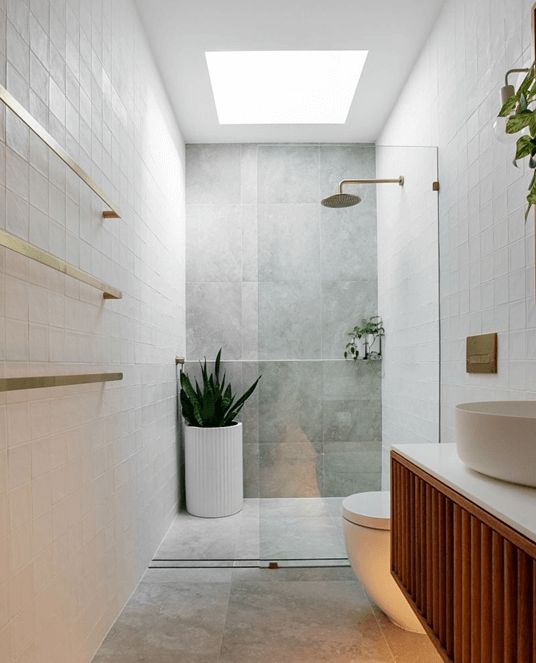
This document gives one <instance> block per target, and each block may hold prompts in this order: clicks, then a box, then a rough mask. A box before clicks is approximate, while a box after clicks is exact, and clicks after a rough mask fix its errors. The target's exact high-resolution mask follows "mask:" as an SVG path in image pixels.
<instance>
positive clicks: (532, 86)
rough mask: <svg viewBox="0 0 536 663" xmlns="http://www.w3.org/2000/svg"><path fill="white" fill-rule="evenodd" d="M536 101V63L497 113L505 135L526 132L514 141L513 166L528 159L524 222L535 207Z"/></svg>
mask: <svg viewBox="0 0 536 663" xmlns="http://www.w3.org/2000/svg"><path fill="white" fill-rule="evenodd" d="M534 101H536V63H533V64H532V65H531V67H530V68H529V70H528V72H527V74H526V76H525V78H524V79H523V82H522V83H521V85H520V86H519V89H518V90H517V91H516V92H515V93H514V94H513V95H512V96H511V97H509V98H508V99H507V100H506V102H505V103H504V105H503V107H502V108H501V110H500V111H499V117H507V118H508V120H507V122H506V133H507V134H517V133H519V132H520V131H526V132H528V133H524V134H523V135H522V136H520V137H519V138H518V139H517V141H516V154H515V158H514V165H515V166H516V167H517V161H519V160H520V159H526V158H527V157H528V159H529V162H528V165H529V168H530V169H531V170H532V171H533V173H532V178H531V180H530V184H529V190H528V193H527V203H528V206H527V209H526V212H525V220H526V219H527V217H528V215H529V212H530V210H531V208H532V206H533V205H536V110H531V108H530V105H531V104H532V103H533V102H534Z"/></svg>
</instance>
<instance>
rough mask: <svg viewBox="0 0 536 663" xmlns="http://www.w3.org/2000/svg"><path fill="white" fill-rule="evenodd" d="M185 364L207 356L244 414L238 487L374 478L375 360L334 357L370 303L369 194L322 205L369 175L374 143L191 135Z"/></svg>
mask: <svg viewBox="0 0 536 663" xmlns="http://www.w3.org/2000/svg"><path fill="white" fill-rule="evenodd" d="M186 162H187V178H186V184H187V186H186V202H187V214H186V216H187V220H186V226H187V230H186V237H187V240H186V247H187V251H186V273H187V285H186V289H187V295H186V318H187V357H188V360H189V361H188V362H187V365H186V370H194V371H195V370H197V369H196V368H194V364H193V363H190V361H192V362H195V361H196V360H197V359H199V358H202V357H203V356H206V357H207V358H208V359H213V358H214V357H215V354H216V352H217V350H218V349H219V347H223V355H224V359H225V361H224V366H225V368H226V369H227V370H228V372H229V373H230V374H232V376H233V380H234V382H235V383H236V387H237V390H240V389H242V388H245V387H247V386H248V385H249V384H250V383H251V382H252V381H253V380H254V379H255V377H256V375H257V374H258V373H261V374H262V376H263V378H262V380H261V383H260V386H259V389H258V391H257V393H256V394H255V396H254V398H252V400H251V402H250V403H248V405H247V406H246V408H245V409H244V411H243V417H242V418H243V422H244V462H245V482H246V495H247V496H248V497H310V496H318V495H323V496H340V495H345V494H348V493H351V492H356V491H357V490H367V489H374V488H378V487H379V484H380V465H381V460H380V459H381V396H380V391H381V366H380V364H373V363H359V364H357V365H356V364H353V363H347V362H344V360H342V353H343V349H344V344H345V342H346V333H347V331H348V330H349V329H350V328H351V327H352V326H353V325H354V324H355V323H356V322H358V321H359V320H360V319H361V318H362V317H368V316H370V315H375V314H376V313H377V255H376V253H377V249H376V194H375V190H374V188H372V187H371V188H369V189H368V188H365V187H361V190H360V195H362V197H363V202H362V203H361V204H360V205H359V206H358V207H354V208H350V209H341V210H333V209H326V208H323V207H321V206H320V200H321V198H323V197H325V196H327V195H329V194H330V193H333V192H334V191H335V190H336V187H337V185H338V182H339V181H340V180H341V179H344V178H349V177H350V178H352V177H359V178H367V177H375V148H374V146H372V145H301V144H300V145H250V144H248V145H189V146H187V151H186Z"/></svg>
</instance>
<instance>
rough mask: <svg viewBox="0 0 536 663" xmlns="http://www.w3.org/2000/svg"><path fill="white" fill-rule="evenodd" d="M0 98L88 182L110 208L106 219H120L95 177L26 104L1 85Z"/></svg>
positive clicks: (104, 214) (117, 211)
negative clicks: (32, 113) (26, 107)
mask: <svg viewBox="0 0 536 663" xmlns="http://www.w3.org/2000/svg"><path fill="white" fill-rule="evenodd" d="M0 99H1V100H2V101H3V102H4V104H5V105H6V106H7V107H8V108H9V109H10V110H11V111H13V113H15V115H16V116H17V117H18V118H19V119H20V120H22V121H23V122H24V124H26V125H27V126H28V127H29V128H30V129H31V130H32V131H33V132H34V133H35V134H36V135H37V136H39V138H40V139H41V140H42V141H43V142H44V143H45V144H46V145H47V146H48V147H49V148H50V149H51V150H52V151H53V152H54V153H55V154H56V155H57V156H58V157H59V158H60V159H61V160H62V161H63V162H64V163H65V164H66V165H67V166H68V167H69V168H70V169H71V170H72V171H73V172H74V173H76V175H78V177H79V178H80V179H81V180H82V181H83V182H85V183H86V184H87V186H88V187H89V188H90V189H91V190H92V191H93V192H94V193H96V194H97V196H98V197H99V198H100V199H101V200H102V202H103V203H105V205H107V206H108V207H109V208H110V209H109V210H106V211H104V212H103V214H102V216H103V217H104V218H105V219H120V218H121V215H120V213H119V210H118V209H117V207H115V205H113V204H112V203H111V202H110V200H109V199H108V196H107V195H106V194H105V193H104V191H102V189H101V188H100V187H99V186H98V184H96V183H95V182H94V181H93V179H92V178H91V177H90V176H89V175H88V174H87V173H86V172H85V170H83V169H82V167H81V166H79V165H78V164H77V163H76V161H74V160H73V159H72V158H71V157H70V156H69V154H67V152H66V151H65V150H64V149H63V147H62V146H61V145H60V144H59V143H58V141H57V140H55V139H54V138H53V137H52V136H51V135H50V134H49V133H48V131H47V130H46V129H45V128H44V127H43V126H41V125H40V124H39V122H37V120H36V119H35V118H34V117H32V116H31V115H30V113H28V111H27V110H26V109H25V108H24V106H23V105H22V104H21V103H20V102H18V101H17V100H16V99H15V97H14V96H13V95H12V94H11V93H10V92H8V91H7V90H6V88H5V87H3V86H2V85H0Z"/></svg>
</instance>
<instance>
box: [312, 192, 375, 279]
mask: <svg viewBox="0 0 536 663" xmlns="http://www.w3.org/2000/svg"><path fill="white" fill-rule="evenodd" d="M320 234H321V246H320V261H321V265H322V280H324V281H357V280H363V281H367V280H370V281H372V282H376V280H377V272H378V264H377V260H378V254H377V239H376V235H377V229H376V210H375V209H371V206H370V205H367V204H366V203H365V202H361V203H360V204H359V205H357V207H347V208H344V209H335V208H329V207H321V208H320Z"/></svg>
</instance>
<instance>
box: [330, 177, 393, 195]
mask: <svg viewBox="0 0 536 663" xmlns="http://www.w3.org/2000/svg"><path fill="white" fill-rule="evenodd" d="M345 184H399V185H400V186H404V176H403V175H400V177H397V178H396V179H391V180H384V179H380V180H341V181H340V182H339V193H342V187H343V186H344V185H345Z"/></svg>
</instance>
